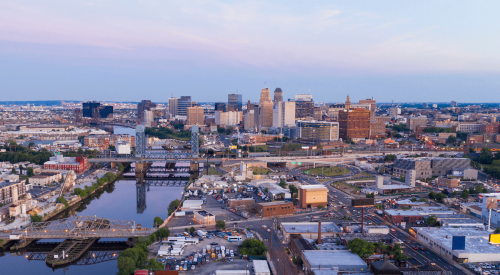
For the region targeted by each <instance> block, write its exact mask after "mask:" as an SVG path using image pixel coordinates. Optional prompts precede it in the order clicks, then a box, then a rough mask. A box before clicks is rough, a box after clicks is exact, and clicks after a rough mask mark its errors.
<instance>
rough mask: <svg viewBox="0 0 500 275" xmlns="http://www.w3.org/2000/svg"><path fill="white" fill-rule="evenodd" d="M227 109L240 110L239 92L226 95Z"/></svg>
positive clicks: (240, 99) (241, 104) (241, 102)
mask: <svg viewBox="0 0 500 275" xmlns="http://www.w3.org/2000/svg"><path fill="white" fill-rule="evenodd" d="M227 110H228V111H242V110H243V101H242V96H241V95H240V94H229V95H227Z"/></svg>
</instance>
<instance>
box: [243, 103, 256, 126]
mask: <svg viewBox="0 0 500 275" xmlns="http://www.w3.org/2000/svg"><path fill="white" fill-rule="evenodd" d="M254 111H255V110H254V109H253V108H252V109H251V110H248V109H247V110H246V111H245V114H244V115H243V128H244V129H245V130H247V131H250V130H255V117H254Z"/></svg>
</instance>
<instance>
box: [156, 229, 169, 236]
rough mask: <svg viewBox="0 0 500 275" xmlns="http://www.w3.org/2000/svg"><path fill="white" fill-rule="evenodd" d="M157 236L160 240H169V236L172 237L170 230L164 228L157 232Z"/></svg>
mask: <svg viewBox="0 0 500 275" xmlns="http://www.w3.org/2000/svg"><path fill="white" fill-rule="evenodd" d="M155 235H156V237H157V238H159V239H163V238H168V236H170V230H169V229H168V228H166V227H162V228H160V229H158V231H156V232H155Z"/></svg>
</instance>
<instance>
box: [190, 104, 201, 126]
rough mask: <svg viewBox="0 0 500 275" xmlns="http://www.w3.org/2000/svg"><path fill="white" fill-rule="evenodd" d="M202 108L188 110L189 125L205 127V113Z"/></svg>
mask: <svg viewBox="0 0 500 275" xmlns="http://www.w3.org/2000/svg"><path fill="white" fill-rule="evenodd" d="M203 111H204V110H203V108H202V107H188V108H187V125H203V124H204V120H203V119H204V116H205V114H204V112H203Z"/></svg>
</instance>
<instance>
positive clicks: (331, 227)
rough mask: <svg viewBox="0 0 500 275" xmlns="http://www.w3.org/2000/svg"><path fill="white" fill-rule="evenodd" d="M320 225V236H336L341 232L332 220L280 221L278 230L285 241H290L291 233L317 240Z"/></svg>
mask: <svg viewBox="0 0 500 275" xmlns="http://www.w3.org/2000/svg"><path fill="white" fill-rule="evenodd" d="M320 225H321V232H320V234H321V236H337V235H338V234H339V233H340V232H341V230H340V228H339V227H338V226H337V225H336V224H335V223H333V222H320V223H318V222H282V223H281V229H280V230H281V233H282V234H283V237H284V241H285V242H286V243H288V242H290V235H291V234H297V235H302V236H303V237H304V238H306V239H312V240H317V239H318V232H319V230H318V229H319V226H320Z"/></svg>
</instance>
